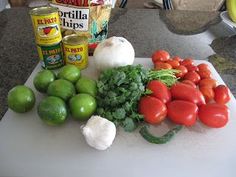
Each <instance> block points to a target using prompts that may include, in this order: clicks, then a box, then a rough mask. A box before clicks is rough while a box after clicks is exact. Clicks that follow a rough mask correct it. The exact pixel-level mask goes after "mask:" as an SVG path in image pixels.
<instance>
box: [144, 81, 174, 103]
mask: <svg viewBox="0 0 236 177" xmlns="http://www.w3.org/2000/svg"><path fill="white" fill-rule="evenodd" d="M147 89H149V90H151V91H152V94H151V96H154V97H156V98H158V99H159V100H161V101H162V102H163V103H167V102H169V101H170V100H171V94H170V90H169V89H168V87H167V86H166V85H165V84H164V83H162V82H160V81H158V80H152V81H150V82H149V83H148V84H147Z"/></svg>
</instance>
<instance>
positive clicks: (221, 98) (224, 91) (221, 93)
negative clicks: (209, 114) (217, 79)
mask: <svg viewBox="0 0 236 177" xmlns="http://www.w3.org/2000/svg"><path fill="white" fill-rule="evenodd" d="M214 92H215V97H214V100H215V102H216V103H219V104H226V103H228V102H229V100H230V96H229V88H228V87H227V86H225V85H218V86H217V87H216V88H215V89H214Z"/></svg>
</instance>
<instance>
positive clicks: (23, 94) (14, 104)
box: [7, 85, 35, 113]
mask: <svg viewBox="0 0 236 177" xmlns="http://www.w3.org/2000/svg"><path fill="white" fill-rule="evenodd" d="M7 103H8V107H9V108H10V109H11V110H13V111H15V112H18V113H24V112H27V111H29V110H31V109H32V108H33V107H34V104H35V95H34V92H33V91H32V90H31V89H30V88H28V87H26V86H24V85H18V86H15V87H13V88H12V89H11V90H10V91H9V92H8V96H7Z"/></svg>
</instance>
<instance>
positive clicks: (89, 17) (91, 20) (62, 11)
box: [50, 0, 112, 49]
mask: <svg viewBox="0 0 236 177" xmlns="http://www.w3.org/2000/svg"><path fill="white" fill-rule="evenodd" d="M50 5H51V6H54V7H57V8H58V9H59V15H60V18H61V31H62V36H67V35H70V34H78V35H79V36H86V37H87V38H88V42H89V47H90V49H93V48H94V47H95V46H96V45H97V44H98V43H99V42H101V41H103V40H104V39H106V38H107V34H108V22H109V18H110V13H111V8H112V1H111V0H90V1H88V0H53V1H52V3H51V4H50Z"/></svg>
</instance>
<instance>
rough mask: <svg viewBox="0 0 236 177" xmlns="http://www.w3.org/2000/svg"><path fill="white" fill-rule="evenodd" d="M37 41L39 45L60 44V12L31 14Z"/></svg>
mask: <svg viewBox="0 0 236 177" xmlns="http://www.w3.org/2000/svg"><path fill="white" fill-rule="evenodd" d="M31 19H32V23H33V27H34V33H35V38H36V43H37V44H38V45H53V44H58V43H59V42H61V40H62V35H61V30H60V19H59V15H58V12H54V13H50V14H47V15H31Z"/></svg>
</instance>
